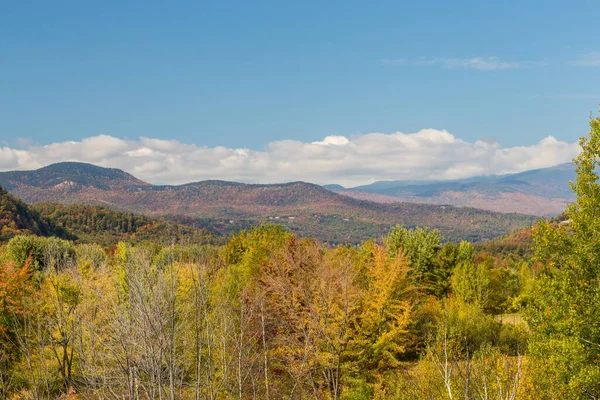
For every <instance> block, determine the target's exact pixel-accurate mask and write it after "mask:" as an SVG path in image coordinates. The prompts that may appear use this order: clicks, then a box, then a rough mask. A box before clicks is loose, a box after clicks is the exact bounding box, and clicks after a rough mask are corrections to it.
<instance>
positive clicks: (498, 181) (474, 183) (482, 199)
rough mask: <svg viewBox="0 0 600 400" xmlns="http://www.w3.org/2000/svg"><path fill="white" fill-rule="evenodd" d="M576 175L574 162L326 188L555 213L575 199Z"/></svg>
mask: <svg viewBox="0 0 600 400" xmlns="http://www.w3.org/2000/svg"><path fill="white" fill-rule="evenodd" d="M575 177H576V174H575V165H574V164H573V163H566V164H561V165H557V166H555V167H550V168H543V169H536V170H531V171H525V172H521V173H518V174H510V175H501V176H486V177H476V178H470V179H462V180H453V181H437V182H435V181H434V182H432V181H379V182H375V183H372V184H370V185H363V186H357V187H354V188H344V187H342V186H340V185H326V186H324V187H326V188H327V189H329V190H332V191H334V192H336V193H342V194H345V195H346V196H351V197H354V198H357V199H363V200H370V201H375V202H381V203H393V202H398V201H405V202H411V203H426V204H450V205H454V206H460V207H475V208H481V209H484V210H491V211H498V212H516V213H523V214H531V215H538V216H555V215H558V214H560V213H561V212H562V211H563V210H564V209H565V207H566V205H567V204H569V203H571V202H573V200H574V199H575V197H574V195H573V192H572V190H571V187H570V186H569V181H573V180H575Z"/></svg>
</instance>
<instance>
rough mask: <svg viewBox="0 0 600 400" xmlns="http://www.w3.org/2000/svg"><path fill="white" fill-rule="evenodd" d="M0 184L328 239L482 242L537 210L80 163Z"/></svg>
mask: <svg viewBox="0 0 600 400" xmlns="http://www.w3.org/2000/svg"><path fill="white" fill-rule="evenodd" d="M0 185H3V186H6V187H7V188H8V189H9V191H11V193H13V194H15V195H16V196H19V197H20V198H22V199H23V200H25V201H26V202H28V203H37V202H48V201H50V202H59V203H64V204H77V203H81V204H92V205H102V206H105V207H110V208H112V209H115V210H120V211H128V212H135V213H141V214H145V215H148V216H154V217H157V216H166V217H168V218H170V219H173V220H176V221H178V222H182V223H186V224H188V225H193V226H195V227H198V228H209V229H214V230H217V231H219V232H221V233H229V232H231V231H235V230H239V229H240V228H245V227H248V226H251V225H257V224H261V223H265V222H273V223H279V224H282V225H285V226H286V227H288V228H289V229H291V230H292V231H294V232H297V233H299V234H301V235H306V236H312V237H316V238H318V239H321V240H323V241H326V242H331V243H339V242H353V243H356V242H359V241H362V240H366V239H373V238H375V239H376V238H379V237H381V236H383V235H385V234H386V233H387V232H388V230H389V228H390V226H393V225H396V224H401V225H403V226H407V227H415V226H429V227H432V228H438V229H439V230H440V232H441V233H442V235H444V237H445V238H446V239H448V240H470V241H480V240H485V239H490V238H493V237H496V236H498V235H502V234H506V233H508V232H510V231H512V230H514V229H517V228H520V227H524V226H528V225H531V224H532V223H533V222H534V221H535V217H532V216H528V215H518V214H501V213H495V212H489V211H482V210H477V209H473V208H456V207H451V206H444V205H442V206H439V205H433V206H432V205H427V204H410V203H395V204H381V203H377V202H372V201H366V200H360V199H355V198H352V197H348V196H344V195H340V194H338V193H334V192H332V191H329V190H327V189H325V188H323V187H321V186H318V185H314V184H310V183H305V182H291V183H285V184H271V185H250V184H243V183H235V182H225V181H202V182H193V183H189V184H185V185H178V186H173V185H164V186H159V185H151V184H148V183H146V182H143V181H141V180H139V179H137V178H135V177H134V176H132V175H130V174H127V173H126V172H124V171H120V170H115V169H106V168H102V167H97V166H92V165H89V164H81V163H61V164H55V165H51V166H48V167H45V168H41V169H39V170H36V171H17V172H15V171H13V172H3V173H0Z"/></svg>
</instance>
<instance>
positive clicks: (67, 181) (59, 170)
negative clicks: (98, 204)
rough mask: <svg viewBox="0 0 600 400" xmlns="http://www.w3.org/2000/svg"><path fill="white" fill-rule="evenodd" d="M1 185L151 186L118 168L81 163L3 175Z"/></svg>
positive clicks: (56, 186) (67, 186)
mask: <svg viewBox="0 0 600 400" xmlns="http://www.w3.org/2000/svg"><path fill="white" fill-rule="evenodd" d="M0 185H4V186H6V187H7V188H9V189H10V188H13V187H16V186H19V185H27V186H35V187H39V188H44V189H48V188H57V189H64V188H74V187H94V188H98V189H102V190H109V189H111V188H113V187H117V186H118V187H140V186H149V184H148V183H146V182H144V181H141V180H139V179H138V178H136V177H134V176H133V175H131V174H129V173H127V172H125V171H123V170H120V169H116V168H104V167H99V166H97V165H93V164H87V163H81V162H61V163H56V164H50V165H47V166H45V167H42V168H40V169H37V170H33V171H10V172H1V173H0Z"/></svg>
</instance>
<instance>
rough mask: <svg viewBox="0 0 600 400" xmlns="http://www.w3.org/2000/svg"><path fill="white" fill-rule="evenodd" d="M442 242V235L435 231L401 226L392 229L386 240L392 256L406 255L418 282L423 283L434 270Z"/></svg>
mask: <svg viewBox="0 0 600 400" xmlns="http://www.w3.org/2000/svg"><path fill="white" fill-rule="evenodd" d="M441 242H442V239H441V236H440V233H439V231H437V230H435V229H434V230H431V229H429V228H417V229H406V228H403V227H402V226H399V225H398V226H396V227H394V228H392V230H391V231H390V234H389V235H388V236H387V237H386V238H385V244H386V248H387V249H388V251H390V252H391V254H397V253H398V252H403V253H405V254H406V256H407V257H408V259H409V260H410V267H411V268H412V270H413V273H414V276H415V279H416V280H417V281H418V282H422V281H423V279H424V278H425V277H426V276H427V275H428V274H430V273H431V272H432V271H433V270H434V268H435V264H436V257H437V254H438V252H439V251H440V249H441V248H442V244H441Z"/></svg>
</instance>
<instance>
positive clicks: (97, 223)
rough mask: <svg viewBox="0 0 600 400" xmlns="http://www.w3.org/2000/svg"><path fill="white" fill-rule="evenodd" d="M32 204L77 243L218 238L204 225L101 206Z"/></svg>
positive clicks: (216, 240) (185, 241) (211, 240)
mask: <svg viewBox="0 0 600 400" xmlns="http://www.w3.org/2000/svg"><path fill="white" fill-rule="evenodd" d="M32 208H33V210H35V211H36V212H38V213H39V214H40V215H41V216H43V217H44V218H45V219H47V220H49V221H52V223H53V224H54V225H56V226H58V227H60V228H62V229H63V230H64V231H65V232H68V233H69V235H71V236H73V237H74V238H76V240H77V241H78V242H81V243H97V244H101V245H104V246H110V245H115V244H117V243H118V242H119V241H127V242H143V241H152V242H156V243H162V244H172V243H181V244H192V243H193V244H196V245H199V244H206V243H213V244H215V243H221V242H222V239H221V238H219V237H218V235H215V234H214V233H211V232H209V231H208V230H206V229H196V228H194V227H191V226H187V225H181V224H178V223H175V222H172V221H166V220H164V219H160V218H150V217H146V216H143V215H139V214H134V213H129V212H121V211H115V210H111V209H108V208H106V207H101V206H94V205H80V204H71V205H64V204H60V203H38V204H35V205H34V206H33V207H32Z"/></svg>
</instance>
